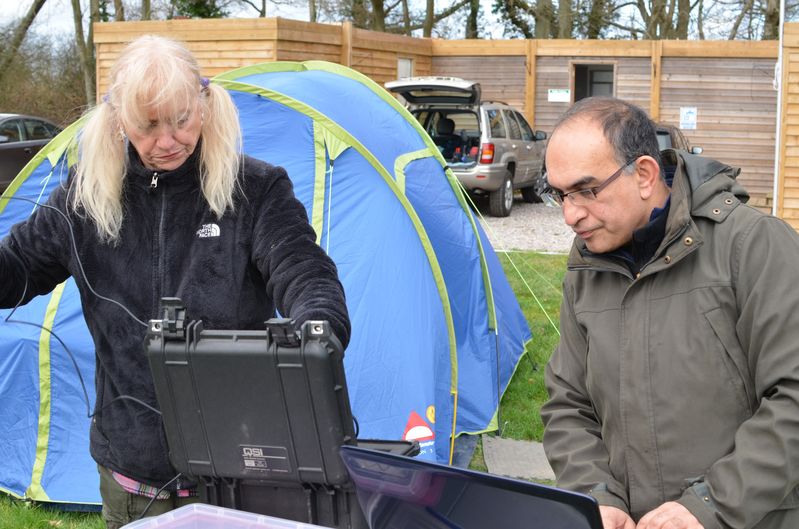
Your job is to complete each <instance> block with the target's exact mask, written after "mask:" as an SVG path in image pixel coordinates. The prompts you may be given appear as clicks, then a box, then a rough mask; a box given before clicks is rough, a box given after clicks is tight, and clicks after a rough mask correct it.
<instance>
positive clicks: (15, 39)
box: [0, 0, 45, 80]
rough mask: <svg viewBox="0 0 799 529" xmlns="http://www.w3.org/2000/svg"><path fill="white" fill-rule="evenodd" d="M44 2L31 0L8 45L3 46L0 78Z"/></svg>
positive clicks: (42, 0)
mask: <svg viewBox="0 0 799 529" xmlns="http://www.w3.org/2000/svg"><path fill="white" fill-rule="evenodd" d="M44 2H45V0H34V1H33V3H32V4H31V6H30V8H29V9H28V12H27V13H26V14H25V16H24V17H23V18H22V21H21V22H20V23H19V25H18V26H17V27H16V28H15V29H14V35H13V36H12V37H11V42H9V43H8V46H4V50H3V52H2V54H0V80H2V78H3V76H4V75H5V72H6V71H7V70H8V65H9V64H11V61H12V60H13V59H14V56H15V55H16V54H17V50H18V49H19V47H20V45H21V44H22V41H23V40H25V35H26V34H27V33H28V29H29V28H30V27H31V24H33V19H35V18H36V15H38V14H39V11H41V10H42V7H43V6H44Z"/></svg>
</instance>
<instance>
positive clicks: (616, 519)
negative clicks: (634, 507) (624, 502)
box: [599, 505, 635, 529]
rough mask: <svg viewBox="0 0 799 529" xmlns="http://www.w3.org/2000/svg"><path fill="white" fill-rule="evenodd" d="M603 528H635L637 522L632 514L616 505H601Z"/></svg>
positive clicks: (600, 512)
mask: <svg viewBox="0 0 799 529" xmlns="http://www.w3.org/2000/svg"><path fill="white" fill-rule="evenodd" d="M599 514H600V515H601V516H602V527H603V529H635V522H634V521H633V519H632V518H630V515H629V514H627V513H626V512H624V511H622V510H621V509H619V508H616V507H610V506H609V505H600V506H599Z"/></svg>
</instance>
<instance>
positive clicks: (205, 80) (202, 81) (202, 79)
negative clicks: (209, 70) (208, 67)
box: [200, 77, 211, 88]
mask: <svg viewBox="0 0 799 529" xmlns="http://www.w3.org/2000/svg"><path fill="white" fill-rule="evenodd" d="M210 83H211V81H210V80H208V78H207V77H200V86H202V87H203V88H208V85H209V84H210Z"/></svg>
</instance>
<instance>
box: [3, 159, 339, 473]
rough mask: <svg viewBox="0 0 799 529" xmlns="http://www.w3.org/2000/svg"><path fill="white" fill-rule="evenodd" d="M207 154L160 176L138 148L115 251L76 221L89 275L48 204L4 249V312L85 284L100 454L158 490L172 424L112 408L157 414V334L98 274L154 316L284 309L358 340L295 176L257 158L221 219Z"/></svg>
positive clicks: (234, 317) (247, 164) (234, 315)
mask: <svg viewBox="0 0 799 529" xmlns="http://www.w3.org/2000/svg"><path fill="white" fill-rule="evenodd" d="M199 150H200V148H199V147H198V149H197V150H196V152H195V154H194V155H193V156H192V157H190V158H189V160H187V161H186V163H185V164H184V165H183V166H181V167H180V168H178V169H176V170H174V171H170V172H166V173H161V174H157V175H156V174H155V173H153V172H152V171H150V170H148V169H146V168H145V167H144V166H143V165H142V164H141V162H140V161H139V159H138V156H136V155H135V152H133V153H132V154H131V156H130V158H131V163H130V166H131V167H130V170H129V171H128V174H127V176H126V178H125V183H124V190H123V203H124V208H125V209H124V212H125V217H124V222H123V225H122V230H121V232H120V236H119V238H118V241H117V242H116V243H106V242H101V241H100V240H99V239H98V236H97V231H96V228H95V226H94V224H93V223H92V222H91V221H89V220H87V219H86V218H81V217H80V216H77V215H74V214H69V217H70V220H71V222H72V225H73V231H74V236H75V240H76V245H77V251H78V254H79V255H80V262H81V263H82V264H83V268H84V270H85V276H84V274H83V273H82V272H81V271H80V268H79V263H78V260H77V259H76V256H75V252H74V250H73V249H72V247H71V243H70V228H69V226H68V225H67V223H66V221H65V220H64V219H63V218H62V217H61V216H60V215H59V214H58V213H57V212H55V211H52V210H50V209H47V208H39V209H37V210H36V211H35V212H34V213H33V215H31V217H30V218H29V219H28V220H27V221H25V222H23V223H21V224H17V225H15V226H14V227H13V228H12V229H11V233H10V235H9V236H8V237H7V238H6V239H4V240H3V241H2V242H1V243H0V278H1V280H0V306H3V307H12V306H14V305H15V304H16V303H17V302H18V301H19V299H20V297H22V296H23V292H24V293H25V299H24V300H25V301H27V300H29V299H30V298H32V297H33V296H34V295H39V294H45V293H47V292H49V291H51V290H52V289H53V288H55V286H56V285H58V284H59V283H61V282H62V281H64V280H65V279H67V277H69V276H73V277H74V278H75V281H76V283H77V286H78V289H79V291H80V296H81V303H82V306H83V314H84V317H85V319H86V323H87V325H88V328H89V331H90V333H91V335H92V338H93V340H94V346H95V350H96V353H97V358H96V377H95V384H96V390H97V401H96V406H95V417H94V420H93V421H92V428H91V453H92V456H93V457H94V459H95V460H96V461H97V462H98V463H99V464H101V465H103V466H106V467H108V468H111V469H112V470H115V471H117V472H120V473H122V474H124V475H126V476H129V477H131V478H134V479H136V480H139V481H141V482H144V483H149V484H152V485H159V486H160V485H162V484H163V483H164V482H166V481H168V480H170V479H171V478H173V477H174V475H175V471H174V470H173V469H172V467H171V465H170V463H169V460H168V448H167V444H166V439H165V436H164V433H163V427H162V423H161V418H160V416H159V415H157V414H156V413H153V412H152V411H150V410H148V409H147V408H145V407H144V406H141V405H140V404H137V403H135V402H132V401H130V400H117V401H115V402H113V403H111V401H112V399H114V398H115V397H117V396H120V395H128V396H131V397H135V398H137V399H140V400H142V401H144V402H146V403H148V404H150V405H152V406H154V407H157V403H156V398H155V392H154V388H153V381H152V376H151V373H150V369H149V366H148V364H147V359H146V355H145V353H144V337H145V332H146V327H145V326H143V325H141V324H140V323H138V322H136V321H135V320H134V319H133V318H131V317H130V316H129V315H128V314H126V313H125V312H124V311H123V310H122V309H120V308H119V307H117V306H116V305H114V304H112V303H109V302H108V301H104V300H102V299H100V298H98V297H97V296H95V295H94V294H92V293H91V292H90V290H89V287H88V286H87V280H88V282H89V284H90V285H91V287H93V288H94V290H95V291H96V292H97V293H99V294H100V295H102V296H105V297H108V298H111V299H114V300H116V301H118V302H120V303H121V304H122V305H124V306H125V307H127V308H128V309H129V310H130V311H131V312H132V313H133V314H134V315H135V316H136V317H137V318H138V319H140V320H142V321H144V322H146V321H148V320H150V319H153V318H156V317H157V316H158V307H159V302H160V299H161V298H162V297H178V298H181V299H182V300H183V302H184V303H185V305H186V309H187V315H188V317H189V318H191V319H202V320H203V324H204V327H205V328H209V329H258V328H263V322H264V321H265V320H267V319H269V318H270V317H272V316H274V314H275V309H277V310H278V311H279V312H280V314H282V315H283V316H287V317H291V318H294V319H296V320H297V321H298V323H301V322H303V321H306V320H309V319H324V320H328V321H329V322H330V324H331V327H332V329H333V331H334V332H335V334H336V336H337V337H338V338H339V340H340V341H341V342H342V344H343V345H344V346H345V347H346V345H347V343H348V341H349V334H350V324H349V318H348V315H347V308H346V305H345V302H344V292H343V289H342V287H341V284H340V282H339V280H338V277H337V274H336V267H335V265H334V263H333V261H332V260H330V258H329V257H328V256H327V255H326V254H325V253H324V251H322V249H321V248H319V246H318V245H317V244H316V243H315V236H314V232H313V230H312V229H311V227H310V226H309V225H308V217H307V213H306V212H305V209H304V208H303V206H302V204H301V203H300V202H299V201H298V200H297V199H296V198H295V197H294V193H293V191H292V184H291V181H290V180H289V178H288V176H287V175H286V172H285V170H283V169H282V168H280V167H274V166H271V165H269V164H266V163H264V162H261V161H258V160H255V159H252V158H249V157H246V156H245V157H244V158H243V162H242V168H241V174H240V190H239V191H238V192H237V195H236V201H235V202H236V204H235V206H236V207H235V211H234V212H230V211H228V212H226V213H225V215H224V216H223V217H222V218H221V219H218V218H217V217H216V216H215V215H214V214H213V213H212V212H211V211H210V209H209V208H208V205H207V203H206V201H205V199H204V197H203V195H202V192H201V190H200V183H199V177H198V171H197V159H198V155H197V153H198V152H199ZM154 176H157V186H156V187H152V186H151V183H152V181H153V177H154ZM66 197H67V189H65V188H64V187H59V188H58V189H56V190H55V191H54V192H53V193H52V194H51V196H50V197H49V200H48V204H49V205H51V206H54V207H56V208H58V209H59V210H61V211H62V212H67V211H68V210H67V207H66ZM26 285H27V290H26ZM231 412H235V410H231Z"/></svg>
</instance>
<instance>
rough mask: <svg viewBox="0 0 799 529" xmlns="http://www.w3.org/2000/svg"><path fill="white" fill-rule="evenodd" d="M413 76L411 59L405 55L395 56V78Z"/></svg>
mask: <svg viewBox="0 0 799 529" xmlns="http://www.w3.org/2000/svg"><path fill="white" fill-rule="evenodd" d="M403 77H413V59H408V58H405V57H398V58H397V78H398V79H402V78H403Z"/></svg>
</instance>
